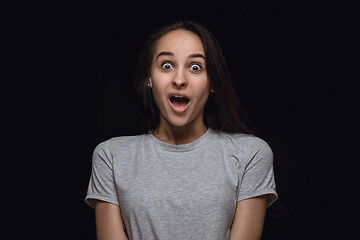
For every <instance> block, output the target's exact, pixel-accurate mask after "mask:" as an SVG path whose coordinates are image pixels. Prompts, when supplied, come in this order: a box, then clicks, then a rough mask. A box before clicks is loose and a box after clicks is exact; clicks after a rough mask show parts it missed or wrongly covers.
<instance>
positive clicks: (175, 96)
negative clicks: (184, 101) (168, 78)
mask: <svg viewBox="0 0 360 240" xmlns="http://www.w3.org/2000/svg"><path fill="white" fill-rule="evenodd" d="M173 97H178V98H183V97H184V96H177V95H175V96H173Z"/></svg>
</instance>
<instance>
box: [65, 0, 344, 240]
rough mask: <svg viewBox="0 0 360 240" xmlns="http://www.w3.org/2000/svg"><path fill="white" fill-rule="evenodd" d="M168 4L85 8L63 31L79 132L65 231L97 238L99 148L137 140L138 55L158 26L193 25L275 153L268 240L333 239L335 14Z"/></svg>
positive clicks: (313, 8)
mask: <svg viewBox="0 0 360 240" xmlns="http://www.w3.org/2000/svg"><path fill="white" fill-rule="evenodd" d="M167 4H168V3H167V2H162V1H158V2H150V1H149V2H147V3H142V5H141V7H140V6H137V3H130V5H127V6H126V7H107V8H100V7H98V6H97V5H91V6H89V5H88V6H82V7H81V8H79V9H77V10H74V11H73V13H72V19H73V21H70V22H67V27H68V29H65V30H64V31H63V32H65V33H68V34H69V36H67V39H70V42H73V43H71V44H70V48H69V49H67V51H68V53H69V55H68V56H66V57H64V60H66V61H69V62H70V63H71V71H72V74H71V75H72V76H71V79H72V80H71V83H70V84H68V86H67V88H68V92H66V91H65V93H64V95H62V96H63V97H65V98H68V99H69V100H68V102H69V103H67V105H68V107H69V109H70V110H69V113H67V114H68V115H69V116H68V117H67V118H66V119H67V120H66V121H68V124H69V125H70V126H71V129H72V130H71V133H70V131H69V133H70V136H71V140H70V142H72V144H69V146H71V149H68V152H69V153H71V155H70V154H69V161H71V163H72V167H71V174H70V175H71V181H70V180H68V181H67V182H66V181H65V185H71V187H70V188H68V189H70V195H71V196H72V197H71V198H69V197H67V200H66V201H65V202H66V204H67V205H69V206H70V207H71V209H72V211H71V212H69V214H68V215H69V216H72V217H70V218H71V219H69V221H67V223H65V224H64V226H63V230H69V231H71V232H72V233H73V234H76V235H77V236H79V237H77V238H76V239H95V221H94V210H93V209H91V208H90V207H89V206H87V205H86V204H85V202H84V197H85V195H86V189H87V185H88V181H89V177H90V172H91V155H92V151H93V149H94V148H95V146H96V145H97V144H98V143H100V142H101V141H104V140H107V139H109V138H111V137H115V136H121V135H132V134H137V133H138V132H139V129H140V128H139V125H140V124H141V120H140V119H139V114H138V109H137V108H136V104H135V102H136V100H137V99H136V96H135V94H134V91H133V81H132V79H133V77H134V74H135V70H136V64H137V54H138V51H139V50H140V48H141V46H142V44H143V42H144V40H145V38H146V36H147V35H148V34H149V33H151V32H153V31H154V30H155V29H157V28H158V27H160V26H162V25H164V24H168V23H170V22H173V21H174V20H180V19H181V20H187V19H189V20H195V21H198V22H200V23H202V24H203V25H205V26H206V27H207V28H208V29H209V30H210V31H211V32H212V33H213V34H214V35H215V37H216V38H217V40H218V41H219V43H220V45H221V47H222V50H223V52H224V55H225V58H226V60H227V63H228V66H229V70H230V73H231V77H232V82H233V86H234V88H235V91H236V93H237V96H238V97H239V99H240V101H241V103H242V105H243V106H244V107H245V109H246V110H247V112H248V115H249V117H250V119H251V120H252V122H253V124H254V126H255V127H256V132H257V134H258V135H259V136H260V137H261V138H263V139H264V140H266V141H267V142H268V143H269V145H270V146H271V147H272V150H273V152H274V167H275V177H276V183H277V192H278V194H279V201H278V202H277V203H276V204H274V205H273V206H272V207H270V208H269V210H268V212H267V217H266V221H265V227H264V232H263V238H262V239H277V240H281V239H284V240H285V239H286V240H288V239H326V237H328V236H332V231H333V230H332V229H331V228H330V227H329V225H328V224H330V223H331V221H332V220H331V218H332V215H333V210H332V209H331V208H330V199H331V198H332V195H331V193H332V187H333V181H334V179H333V178H332V176H331V163H332V161H334V159H335V157H336V156H335V154H334V153H332V152H330V151H329V150H328V149H332V148H334V143H332V141H330V140H329V138H330V136H331V131H333V128H334V127H333V125H334V123H335V122H336V121H337V117H336V115H335V114H334V111H333V109H334V108H335V107H336V102H335V99H334V90H335V88H334V78H333V68H334V66H333V64H334V55H333V54H334V53H333V44H334V42H333V35H332V34H333V33H332V24H333V22H334V19H333V15H332V14H333V11H335V9H334V8H333V7H331V6H320V5H314V4H313V5H309V4H295V3H287V4H259V5H256V4H242V3H237V4H236V5H234V4H227V3H224V4H221V3H220V2H219V3H216V4H215V5H213V6H212V5H211V3H206V7H204V3H202V2H189V3H185V2H184V3H182V4H174V5H167ZM72 38H73V39H72ZM72 40H73V41H72ZM64 112H67V110H64ZM70 159H71V160H70ZM64 168H66V167H64ZM64 188H66V187H64ZM68 194H69V192H68ZM60 232H61V231H60ZM71 239H72V238H71ZM74 239H75V238H74ZM328 239H329V238H328Z"/></svg>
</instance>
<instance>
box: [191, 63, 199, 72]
mask: <svg viewBox="0 0 360 240" xmlns="http://www.w3.org/2000/svg"><path fill="white" fill-rule="evenodd" d="M201 69H202V67H201V66H200V65H199V64H191V66H190V70H191V71H193V72H200V71H201Z"/></svg>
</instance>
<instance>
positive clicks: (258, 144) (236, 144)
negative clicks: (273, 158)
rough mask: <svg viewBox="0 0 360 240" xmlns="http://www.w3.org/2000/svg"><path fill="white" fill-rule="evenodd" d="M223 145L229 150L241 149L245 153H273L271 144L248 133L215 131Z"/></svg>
mask: <svg viewBox="0 0 360 240" xmlns="http://www.w3.org/2000/svg"><path fill="white" fill-rule="evenodd" d="M214 132H215V133H216V134H217V135H218V136H219V140H220V142H221V144H222V145H223V146H226V147H227V148H235V149H241V150H245V151H255V152H257V151H262V152H271V148H270V146H269V144H268V143H267V142H266V141H265V140H263V139H262V138H260V137H257V136H254V135H252V134H246V133H228V132H224V131H214Z"/></svg>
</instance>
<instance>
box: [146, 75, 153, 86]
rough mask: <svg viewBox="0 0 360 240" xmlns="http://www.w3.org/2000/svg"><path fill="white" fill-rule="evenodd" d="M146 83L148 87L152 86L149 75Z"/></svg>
mask: <svg viewBox="0 0 360 240" xmlns="http://www.w3.org/2000/svg"><path fill="white" fill-rule="evenodd" d="M147 85H148V87H149V88H152V80H151V77H150V78H149V80H148V83H147Z"/></svg>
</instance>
